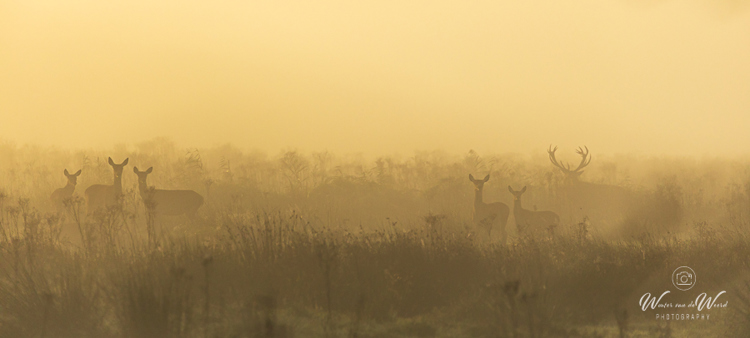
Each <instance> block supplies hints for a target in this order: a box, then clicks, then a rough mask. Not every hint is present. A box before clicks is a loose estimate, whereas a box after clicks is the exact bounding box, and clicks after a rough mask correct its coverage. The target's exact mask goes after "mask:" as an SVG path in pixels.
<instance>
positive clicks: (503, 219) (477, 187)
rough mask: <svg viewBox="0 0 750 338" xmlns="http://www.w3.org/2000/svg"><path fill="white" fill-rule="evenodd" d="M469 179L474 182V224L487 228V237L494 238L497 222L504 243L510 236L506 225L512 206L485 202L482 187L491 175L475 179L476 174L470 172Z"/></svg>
mask: <svg viewBox="0 0 750 338" xmlns="http://www.w3.org/2000/svg"><path fill="white" fill-rule="evenodd" d="M469 180H470V181H471V183H474V224H476V225H477V226H478V227H479V228H486V229H487V237H488V238H489V239H490V240H491V239H492V228H493V226H494V225H495V224H497V225H498V226H499V229H500V236H501V241H502V243H503V244H504V243H505V240H506V239H507V237H508V233H507V232H506V231H505V225H506V224H507V223H508V215H509V214H510V208H508V206H507V205H505V204H504V203H500V202H495V203H484V202H483V201H482V189H483V188H484V183H486V182H487V181H489V180H490V175H489V174H487V176H485V177H484V179H482V180H475V179H474V176H473V175H471V174H469Z"/></svg>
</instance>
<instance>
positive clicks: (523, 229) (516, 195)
mask: <svg viewBox="0 0 750 338" xmlns="http://www.w3.org/2000/svg"><path fill="white" fill-rule="evenodd" d="M508 191H510V193H511V194H513V218H515V220H516V228H517V229H518V233H519V234H523V233H530V232H535V231H539V230H544V229H547V228H549V227H554V226H557V225H558V224H560V216H557V214H556V213H554V212H552V211H531V210H526V209H524V208H523V206H522V205H521V195H523V193H524V192H526V187H523V189H521V190H520V191H515V190H513V188H512V187H511V186H508Z"/></svg>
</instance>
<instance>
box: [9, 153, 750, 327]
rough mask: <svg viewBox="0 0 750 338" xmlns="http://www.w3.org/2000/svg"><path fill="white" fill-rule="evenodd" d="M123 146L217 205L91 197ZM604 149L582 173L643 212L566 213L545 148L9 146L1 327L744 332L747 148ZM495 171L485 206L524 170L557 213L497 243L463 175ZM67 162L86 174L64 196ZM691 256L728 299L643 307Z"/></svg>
mask: <svg viewBox="0 0 750 338" xmlns="http://www.w3.org/2000/svg"><path fill="white" fill-rule="evenodd" d="M542 155H544V154H542ZM109 156H111V157H113V158H114V159H115V161H122V160H124V159H125V158H129V159H130V165H136V166H139V167H144V168H148V167H151V166H153V167H154V173H153V174H152V176H153V177H152V176H149V184H151V185H154V186H156V187H157V188H159V189H178V188H179V189H193V190H195V191H197V192H199V193H200V194H201V195H202V196H203V197H204V198H205V204H204V205H203V206H202V207H201V209H200V210H199V212H198V214H197V216H196V217H195V218H190V217H186V216H175V217H162V216H159V215H157V214H155V213H154V212H153V208H152V207H149V205H148V204H147V205H144V204H143V203H142V201H141V199H140V194H139V189H138V186H137V177H136V175H135V174H132V173H130V172H131V171H132V169H130V168H127V169H128V170H125V174H124V175H123V183H122V186H123V195H122V196H121V197H120V198H118V199H117V201H116V203H115V204H113V205H110V206H109V207H107V208H105V209H99V210H97V211H96V212H89V211H88V210H87V207H86V203H85V201H84V200H83V199H82V198H81V197H80V196H82V195H83V193H82V192H83V191H84V190H85V188H86V187H87V186H89V185H92V184H111V183H112V182H111V180H112V171H111V170H112V169H111V167H109V166H108V165H107V162H106V159H107V157H109ZM558 156H561V155H558ZM601 158H603V159H602V160H601V162H602V163H601V164H600V165H599V166H598V167H597V166H595V164H592V165H591V169H590V171H587V173H586V174H585V175H586V176H584V177H582V178H581V179H582V180H583V179H586V180H588V181H589V182H597V183H601V184H610V185H613V186H618V187H625V188H627V189H629V190H630V191H634V192H637V193H639V194H641V195H640V196H647V201H648V203H647V204H648V205H649V206H651V208H643V209H639V210H638V212H637V213H633V214H629V215H627V217H625V218H623V220H621V221H618V222H609V223H607V222H599V220H598V219H596V218H589V217H586V216H584V217H580V218H579V215H576V214H575V213H567V212H566V211H565V210H561V209H562V208H561V207H560V206H561V205H564V204H563V203H562V202H561V201H560V196H559V195H558V194H556V192H558V191H559V187H560V184H562V181H563V179H564V178H563V177H561V175H559V173H558V172H556V171H555V168H554V167H553V166H552V165H550V164H549V163H548V162H546V157H544V156H540V157H539V158H535V157H532V158H526V157H523V156H519V155H498V156H485V157H481V156H479V155H478V154H476V153H474V152H470V153H468V154H466V155H465V156H461V157H453V156H450V155H446V154H442V153H417V154H416V155H415V156H413V157H410V158H406V159H398V158H397V157H388V158H386V157H383V158H377V159H375V160H365V159H362V158H359V157H357V156H348V157H346V156H345V157H336V156H333V155H331V154H328V153H313V154H300V153H297V152H294V151H289V152H284V153H283V154H281V155H280V156H277V157H267V156H265V155H262V154H255V153H243V152H241V151H239V150H237V149H235V148H233V147H231V146H224V147H218V148H213V149H202V150H188V151H185V152H180V151H177V150H176V147H175V146H174V145H173V144H171V143H170V142H168V141H164V140H154V141H151V142H148V143H144V144H140V145H137V146H135V147H133V148H132V149H129V148H127V147H116V148H115V149H112V150H109V151H107V152H106V153H104V152H101V153H99V152H94V151H79V152H64V151H60V150H55V149H39V148H34V147H18V146H15V145H12V144H2V145H0V161H1V162H2V163H0V187H2V188H3V193H2V194H0V337H308V336H319V337H383V336H388V337H548V336H553V337H554V336H559V337H609V336H614V337H618V336H629V337H635V336H661V337H670V336H674V337H679V336H685V335H686V334H692V335H700V336H717V337H720V336H727V335H729V336H744V335H748V334H749V333H750V284H749V283H750V275H749V274H748V272H750V263H749V262H750V238H748V233H749V232H748V225H747V222H748V215H750V213H748V212H749V211H750V196H749V193H750V188H748V187H750V185H749V184H748V182H750V174H748V173H749V171H748V169H750V162H748V161H745V162H743V161H739V160H718V159H717V160H704V161H701V162H696V161H693V160H690V159H669V158H661V159H639V158H624V159H614V158H611V159H607V158H606V157H604V156H601ZM102 159H104V160H102ZM490 168H492V169H491V171H492V173H491V174H492V180H491V181H489V182H488V183H487V184H486V185H485V187H484V189H485V190H484V194H485V195H484V199H485V201H488V202H495V201H500V202H503V203H506V204H508V205H512V196H511V195H510V194H509V193H508V190H507V186H508V185H512V186H516V187H521V186H527V187H528V189H527V192H526V193H525V194H524V197H523V198H524V207H525V208H526V209H529V210H537V209H538V210H553V211H555V212H557V213H558V214H559V215H560V224H559V225H558V226H557V227H554V228H549V229H547V230H546V231H543V232H535V233H533V234H518V233H517V232H516V230H515V224H514V223H513V220H512V218H511V220H510V221H509V222H508V232H509V237H508V242H507V243H506V244H505V245H502V244H500V241H499V237H493V238H492V239H488V238H487V235H486V232H485V231H483V230H482V229H478V228H477V227H476V225H475V224H474V223H473V222H472V220H471V218H472V204H473V198H474V189H473V186H472V184H471V183H470V182H469V180H468V174H469V173H474V175H475V176H479V175H481V176H484V174H485V173H487V171H490ZM63 169H68V171H70V172H75V171H77V170H78V169H82V174H81V175H80V177H79V178H78V185H77V188H76V194H74V196H73V197H72V198H70V199H67V200H65V201H64V203H63V204H64V205H63V208H62V209H58V208H56V207H55V205H54V203H52V202H50V201H49V196H50V194H51V193H52V192H53V191H54V190H55V189H57V188H60V187H62V186H64V185H65V183H66V181H65V176H63ZM511 217H512V216H511ZM498 236H499V235H498ZM680 265H689V266H690V267H691V268H692V269H694V270H695V271H696V274H697V275H698V278H699V280H700V283H701V284H700V286H701V288H703V289H705V290H706V292H709V293H713V292H717V291H719V290H726V291H727V295H726V297H727V300H728V301H729V305H728V307H727V308H726V309H716V311H714V312H711V313H712V316H715V317H714V318H711V320H709V321H701V322H697V321H695V322H686V321H674V322H667V321H657V320H654V318H652V317H651V313H644V312H642V311H641V310H640V307H639V306H638V301H639V298H640V297H641V296H642V295H643V294H644V293H646V292H650V293H657V292H661V291H663V290H666V289H668V288H670V287H671V280H670V275H671V273H672V271H673V270H674V268H676V267H677V266H680ZM675 297H680V295H675ZM719 310H722V311H719Z"/></svg>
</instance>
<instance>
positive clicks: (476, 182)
mask: <svg viewBox="0 0 750 338" xmlns="http://www.w3.org/2000/svg"><path fill="white" fill-rule="evenodd" d="M489 180H490V174H487V176H485V177H484V179H481V180H477V179H474V175H472V174H469V181H471V183H474V188H475V189H477V190H482V187H483V186H484V183H485V182H487V181H489Z"/></svg>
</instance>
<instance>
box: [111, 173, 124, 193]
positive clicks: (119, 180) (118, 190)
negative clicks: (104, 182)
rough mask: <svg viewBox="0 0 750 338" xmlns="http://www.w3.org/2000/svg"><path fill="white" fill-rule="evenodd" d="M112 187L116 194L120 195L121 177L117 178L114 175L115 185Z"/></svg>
mask: <svg viewBox="0 0 750 338" xmlns="http://www.w3.org/2000/svg"><path fill="white" fill-rule="evenodd" d="M112 186H113V187H114V188H115V191H116V192H118V193H122V175H120V176H119V177H118V176H117V175H115V183H114V184H112Z"/></svg>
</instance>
